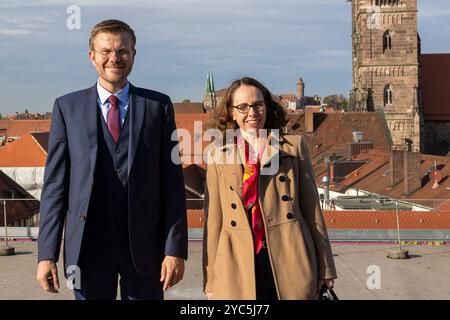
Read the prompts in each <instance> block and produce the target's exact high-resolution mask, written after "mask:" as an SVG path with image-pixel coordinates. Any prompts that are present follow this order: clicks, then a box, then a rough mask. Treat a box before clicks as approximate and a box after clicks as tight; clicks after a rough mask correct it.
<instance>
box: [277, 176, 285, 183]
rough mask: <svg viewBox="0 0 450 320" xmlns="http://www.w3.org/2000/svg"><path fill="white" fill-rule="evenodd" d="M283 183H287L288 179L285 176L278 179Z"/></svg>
mask: <svg viewBox="0 0 450 320" xmlns="http://www.w3.org/2000/svg"><path fill="white" fill-rule="evenodd" d="M278 179H279V180H280V181H281V182H285V181H286V177H285V176H280V178H278Z"/></svg>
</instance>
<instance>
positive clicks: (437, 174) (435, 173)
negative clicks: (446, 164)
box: [428, 169, 444, 189]
mask: <svg viewBox="0 0 450 320" xmlns="http://www.w3.org/2000/svg"><path fill="white" fill-rule="evenodd" d="M428 176H429V177H430V180H432V181H434V184H433V189H436V188H437V187H439V181H441V180H442V178H443V177H444V176H443V175H442V172H441V171H440V170H437V169H433V170H431V171H430V173H429V175H428Z"/></svg>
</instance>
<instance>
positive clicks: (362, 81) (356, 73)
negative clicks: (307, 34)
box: [350, 0, 424, 151]
mask: <svg viewBox="0 0 450 320" xmlns="http://www.w3.org/2000/svg"><path fill="white" fill-rule="evenodd" d="M351 2H352V41H353V50H352V67H353V71H352V91H351V93H350V108H351V110H352V111H359V112H371V111H376V110H377V109H379V108H382V109H383V113H384V115H385V119H386V124H387V126H388V128H389V131H390V133H391V136H392V140H393V148H394V149H396V150H405V149H409V150H411V151H420V150H421V149H422V148H423V146H422V143H423V139H422V138H421V134H422V132H423V127H424V121H423V116H422V97H421V92H422V88H421V80H420V79H421V68H420V63H419V57H420V37H419V35H418V32H417V0H352V1H351Z"/></svg>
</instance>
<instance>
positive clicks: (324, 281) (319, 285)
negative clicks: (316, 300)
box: [317, 279, 334, 293]
mask: <svg viewBox="0 0 450 320" xmlns="http://www.w3.org/2000/svg"><path fill="white" fill-rule="evenodd" d="M323 284H326V286H327V287H328V289H333V288H334V279H320V280H319V281H318V282H317V293H319V292H320V288H322V285H323Z"/></svg>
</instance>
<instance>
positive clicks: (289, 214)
mask: <svg viewBox="0 0 450 320" xmlns="http://www.w3.org/2000/svg"><path fill="white" fill-rule="evenodd" d="M286 217H287V218H288V219H292V218H293V217H294V215H293V214H292V213H290V212H289V213H288V214H287V215H286Z"/></svg>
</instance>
